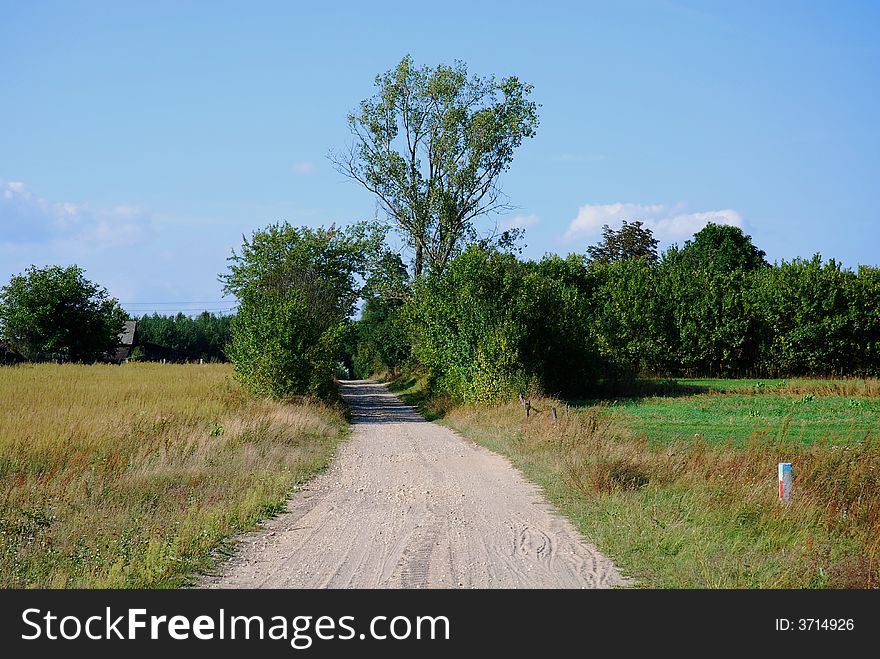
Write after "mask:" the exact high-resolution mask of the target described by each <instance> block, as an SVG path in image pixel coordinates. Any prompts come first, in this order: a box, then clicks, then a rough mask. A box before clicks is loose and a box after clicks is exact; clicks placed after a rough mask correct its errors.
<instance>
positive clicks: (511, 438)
mask: <svg viewBox="0 0 880 659" xmlns="http://www.w3.org/2000/svg"><path fill="white" fill-rule="evenodd" d="M396 384H397V387H398V388H402V389H401V391H400V393H401V394H402V395H403V397H404V398H405V399H408V400H409V401H410V402H412V403H414V404H419V405H420V406H421V407H422V409H423V410H425V412H426V414H427V415H428V416H432V417H435V418H436V417H441V420H442V422H443V423H445V424H446V425H449V426H450V427H452V428H454V429H456V430H458V431H459V432H461V433H462V434H464V435H466V436H467V437H469V438H471V439H473V440H474V441H477V442H479V443H481V444H483V445H484V446H486V447H488V448H490V449H492V450H494V451H496V452H498V453H501V454H503V455H506V456H507V457H509V458H510V460H511V461H512V462H513V464H514V465H515V466H517V467H518V468H519V469H520V470H522V471H523V473H525V475H526V476H527V477H529V478H530V479H532V480H533V481H535V482H536V483H538V484H539V485H540V486H541V487H542V488H543V489H544V491H545V493H546V494H547V496H548V498H549V499H550V500H551V501H552V502H553V503H554V504H555V505H556V506H557V507H558V508H559V510H560V511H561V512H562V513H563V514H565V515H566V516H568V517H569V518H570V519H571V520H572V521H573V522H574V523H575V525H576V526H577V527H578V528H579V529H580V530H581V531H582V532H583V534H584V536H585V537H586V538H587V539H588V540H590V541H591V542H594V543H596V544H597V545H598V546H599V547H600V548H601V549H602V550H603V551H604V552H606V553H607V554H609V555H610V556H611V557H612V558H613V559H614V561H615V563H616V564H617V565H618V567H620V568H621V569H622V570H623V572H624V573H625V574H627V575H629V576H631V577H634V578H635V579H636V581H637V583H638V584H640V585H642V586H647V587H673V588H682V587H683V588H694V587H697V588H715V587H719V588H781V587H791V588H828V587H849V588H868V587H877V586H880V477H878V476H880V439H878V435H880V428H878V416H880V415H878V411H880V404H878V402H880V401H878V396H880V386H878V382H877V381H876V380H869V381H859V380H855V381H850V380H841V381H824V380H823V381H762V382H760V383H759V382H758V381H714V380H711V381H710V380H702V381H680V382H678V383H669V382H663V383H661V385H662V386H659V387H658V386H655V385H656V383H653V384H652V383H648V385H650V386H646V387H640V389H641V390H645V391H664V392H665V393H666V395H662V396H651V395H640V396H633V397H625V398H624V397H618V398H612V399H611V400H604V401H589V404H586V405H584V406H578V407H569V408H566V406H565V405H563V404H562V403H560V402H559V401H554V400H550V399H534V400H533V401H532V403H533V405H534V410H535V412H534V413H533V414H532V415H531V416H530V417H529V418H528V419H526V418H525V416H524V414H523V410H522V408H521V407H520V406H519V404H518V403H516V402H512V403H510V404H507V405H501V406H496V407H488V408H487V407H475V406H455V405H452V404H450V403H449V402H448V401H445V400H444V399H442V398H437V397H431V396H430V395H429V394H428V392H426V390H425V389H424V386H423V385H424V383H423V382H417V381H414V380H412V379H410V380H408V381H401V382H398V383H396ZM759 384H760V385H761V386H758V385H759ZM643 393H644V391H643ZM615 401H616V402H615ZM552 406H555V407H557V411H558V412H559V417H558V419H556V420H555V421H554V420H553V419H552V416H551V414H550V408H551V407H552ZM781 461H791V462H792V463H793V468H794V499H793V502H792V503H791V504H789V505H782V504H780V503H779V501H778V498H777V489H776V488H777V480H776V478H777V476H776V466H777V463H778V462H781Z"/></svg>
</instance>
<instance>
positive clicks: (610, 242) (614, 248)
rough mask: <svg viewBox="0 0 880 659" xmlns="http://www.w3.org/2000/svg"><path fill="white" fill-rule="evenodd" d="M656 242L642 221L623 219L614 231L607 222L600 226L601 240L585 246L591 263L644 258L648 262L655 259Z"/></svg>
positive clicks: (653, 261)
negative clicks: (621, 224)
mask: <svg viewBox="0 0 880 659" xmlns="http://www.w3.org/2000/svg"><path fill="white" fill-rule="evenodd" d="M657 244H658V241H657V240H656V239H655V238H654V234H653V233H652V232H651V230H650V229H649V228H648V227H646V226H644V225H643V223H642V222H639V221H636V222H628V221H627V220H624V221H623V226H621V227H620V229H619V230H617V231H615V230H614V229H612V228H611V227H609V226H608V225H607V224H606V225H604V226H603V227H602V240H601V242H599V243H597V244H595V245H591V246H590V247H588V248H587V253H588V254H589V255H590V260H591V261H592V262H593V263H614V262H615V261H628V260H629V259H644V260H645V261H646V262H648V263H655V262H656V261H657Z"/></svg>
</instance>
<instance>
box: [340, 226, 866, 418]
mask: <svg viewBox="0 0 880 659" xmlns="http://www.w3.org/2000/svg"><path fill="white" fill-rule="evenodd" d="M630 227H632V225H630ZM637 228H638V229H639V230H640V231H643V232H647V230H646V229H643V228H641V227H637ZM623 230H627V225H624V229H623ZM611 233H612V234H617V233H619V232H613V231H611ZM647 233H648V234H650V232H647ZM610 237H611V238H612V240H617V239H619V238H620V236H619V235H613V236H610ZM608 239H609V234H608V233H607V232H606V236H605V240H604V241H603V242H604V243H606V245H605V246H607V243H608V242H610V241H609V240H608ZM602 246H603V245H602V244H600V245H597V246H594V247H596V248H597V249H595V250H590V253H591V254H592V256H586V255H571V256H569V257H568V258H562V257H559V256H548V257H546V258H544V259H542V260H541V261H537V262H536V261H521V260H519V259H517V258H516V257H515V256H514V255H513V254H509V253H502V252H500V251H498V250H491V249H484V248H481V247H479V246H473V247H471V248H469V249H467V250H466V251H465V252H464V253H463V254H462V255H461V256H459V257H458V258H456V259H455V260H454V261H452V263H451V264H450V266H449V268H448V269H447V270H446V271H445V272H444V273H443V274H442V275H441V276H439V277H431V278H422V279H419V280H417V281H416V282H415V284H414V286H413V287H412V295H411V297H410V298H409V300H408V301H407V302H406V303H405V304H402V305H396V306H394V307H388V306H387V305H386V306H382V305H380V304H374V305H373V306H372V307H370V306H369V305H368V307H367V309H365V312H366V311H367V310H370V311H372V310H373V309H382V310H383V311H384V313H375V312H374V313H365V314H364V315H363V317H362V319H361V320H360V321H359V322H358V323H357V324H356V331H357V333H358V336H359V337H360V339H361V343H360V344H359V349H361V348H360V346H361V345H367V346H369V353H370V355H371V357H372V360H371V361H365V362H358V361H357V360H356V362H355V363H356V366H357V367H358V369H359V374H360V375H367V374H368V373H369V372H371V371H382V370H387V371H391V370H394V369H396V368H399V367H400V366H401V365H402V364H405V363H409V364H410V365H413V364H418V365H421V366H422V367H423V368H425V369H426V370H427V371H428V373H429V374H430V375H431V377H432V379H433V380H434V382H435V385H436V386H437V387H438V388H440V389H442V390H444V391H446V392H447V393H449V394H451V395H453V396H455V397H458V398H461V399H464V400H469V401H489V400H496V399H499V398H503V397H510V396H514V395H516V393H518V392H523V391H528V390H534V389H540V390H543V391H547V392H550V393H558V394H562V395H567V396H579V395H584V394H586V393H587V392H589V391H590V389H591V388H593V387H594V386H595V385H596V384H597V383H598V382H600V381H607V380H609V379H613V380H629V379H632V378H633V377H635V376H637V375H640V374H663V375H686V376H698V375H711V376H746V375H748V376H761V377H763V376H788V375H880V304H878V303H880V270H878V269H877V268H871V267H866V266H863V267H860V268H859V269H858V271H852V270H848V269H845V268H842V267H841V265H840V264H839V263H837V262H835V261H834V260H830V261H827V262H823V261H822V259H821V258H820V257H819V256H818V255H816V256H815V257H813V258H812V259H809V260H805V259H796V260H794V261H791V262H782V263H780V264H776V265H768V264H767V263H766V262H765V261H764V259H763V253H762V252H761V251H760V250H758V249H757V248H755V246H754V245H753V244H752V243H751V240H750V239H749V237H748V236H745V235H744V234H743V233H742V231H741V230H740V229H738V228H736V227H727V226H717V225H714V224H710V225H708V226H707V227H706V228H705V229H703V230H702V231H700V232H699V233H698V234H696V236H695V237H694V239H693V240H691V241H688V242H687V243H685V245H684V246H683V247H681V248H679V247H672V248H671V249H669V250H668V251H667V252H665V253H664V254H663V255H662V256H658V255H656V254H644V253H641V254H638V255H634V254H633V253H631V252H628V251H626V250H624V251H623V252H619V253H617V254H616V255H614V256H612V257H610V258H604V257H601V256H600V252H602V250H601V249H599V248H601V247H602Z"/></svg>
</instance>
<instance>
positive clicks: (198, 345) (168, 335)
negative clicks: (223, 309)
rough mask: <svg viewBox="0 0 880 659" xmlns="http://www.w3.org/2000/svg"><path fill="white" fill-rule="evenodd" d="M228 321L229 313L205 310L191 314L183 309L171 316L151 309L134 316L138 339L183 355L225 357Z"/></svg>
mask: <svg viewBox="0 0 880 659" xmlns="http://www.w3.org/2000/svg"><path fill="white" fill-rule="evenodd" d="M231 325H232V316H223V315H214V314H212V313H209V312H208V311H203V312H202V313H200V314H199V315H198V316H196V317H195V318H193V317H191V316H187V315H186V314H183V313H178V314H177V315H174V316H169V315H160V314H157V313H154V314H152V315H144V316H141V318H140V319H138V321H137V332H138V341H139V342H140V343H152V344H155V345H158V346H162V347H163V348H169V349H170V350H172V351H174V352H175V353H178V354H180V355H182V356H184V357H185V358H186V359H193V360H195V359H204V360H205V361H218V362H220V361H226V345H227V344H228V343H229V341H230V338H231V336H232V332H231Z"/></svg>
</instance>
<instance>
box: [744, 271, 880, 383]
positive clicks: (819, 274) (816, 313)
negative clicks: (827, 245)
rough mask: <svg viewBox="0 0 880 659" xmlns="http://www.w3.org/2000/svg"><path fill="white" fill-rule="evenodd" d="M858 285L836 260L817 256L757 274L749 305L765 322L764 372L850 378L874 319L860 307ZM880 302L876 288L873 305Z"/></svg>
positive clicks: (854, 275) (762, 359) (762, 364)
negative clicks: (825, 260)
mask: <svg viewBox="0 0 880 659" xmlns="http://www.w3.org/2000/svg"><path fill="white" fill-rule="evenodd" d="M866 274H867V272H866ZM858 283H859V282H858V278H857V276H856V274H855V273H853V272H852V271H851V270H846V269H843V268H841V265H840V263H838V262H836V261H835V260H834V259H831V260H829V261H828V262H827V263H823V262H822V258H821V256H820V255H819V254H816V255H814V256H813V258H812V259H810V260H806V259H795V260H793V261H791V262H785V261H783V262H782V263H780V264H778V265H776V266H775V267H773V268H767V269H764V270H762V271H760V272H758V273H756V276H755V284H754V287H753V290H752V292H751V301H752V304H753V305H754V309H755V313H756V314H757V315H759V317H760V318H761V321H762V323H763V326H762V329H763V332H764V340H763V341H762V350H761V354H760V355H759V360H760V364H761V366H762V369H763V370H765V371H767V372H770V373H779V374H784V375H807V374H824V375H844V374H847V373H852V372H853V369H854V366H857V365H858V363H859V362H860V361H862V360H863V357H864V355H865V353H866V352H868V348H869V346H870V343H871V342H870V340H869V339H868V336H866V335H865V334H864V332H865V330H867V329H868V328H870V327H871V315H870V313H868V314H865V313H864V311H866V310H867V309H865V307H864V306H863V302H862V303H859V297H861V296H860V295H859V293H860V292H861V291H858V288H857V284H858ZM869 299H870V298H869ZM862 300H864V298H862ZM878 301H880V294H878V290H877V289H876V288H875V289H874V290H873V303H869V304H871V306H873V307H874V308H875V309H876V307H877V302H878ZM875 314H876V312H875ZM874 318H875V319H876V315H874ZM853 321H856V322H860V321H861V322H864V323H865V325H864V326H859V325H856V323H855V322H853ZM874 323H875V324H874V327H876V320H874Z"/></svg>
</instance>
